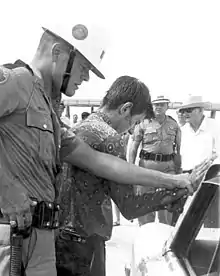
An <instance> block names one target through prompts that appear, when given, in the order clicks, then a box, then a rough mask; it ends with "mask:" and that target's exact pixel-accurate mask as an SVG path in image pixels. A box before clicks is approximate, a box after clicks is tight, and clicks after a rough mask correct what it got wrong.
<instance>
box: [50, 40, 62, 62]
mask: <svg viewBox="0 0 220 276" xmlns="http://www.w3.org/2000/svg"><path fill="white" fill-rule="evenodd" d="M61 52H62V48H61V45H60V43H55V44H54V45H53V47H52V61H53V62H56V61H57V59H58V57H59V55H60V54H61Z"/></svg>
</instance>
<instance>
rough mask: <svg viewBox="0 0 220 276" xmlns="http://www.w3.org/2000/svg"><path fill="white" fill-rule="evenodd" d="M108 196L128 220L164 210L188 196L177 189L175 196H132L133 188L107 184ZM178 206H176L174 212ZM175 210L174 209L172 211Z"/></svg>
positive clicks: (163, 194) (161, 194)
mask: <svg viewBox="0 0 220 276" xmlns="http://www.w3.org/2000/svg"><path fill="white" fill-rule="evenodd" d="M108 185H109V195H110V197H111V198H112V199H113V201H114V202H115V204H116V205H117V206H118V208H119V210H120V212H121V213H122V215H123V216H124V217H125V218H126V219H128V220H130V219H134V218H138V217H140V216H143V215H146V214H147V213H151V212H154V211H159V210H164V209H166V206H167V205H169V204H171V203H172V202H177V201H178V199H180V198H182V197H183V196H185V195H187V194H188V191H187V190H186V189H179V190H178V191H176V193H175V194H172V193H171V192H169V191H166V190H164V191H156V192H153V193H152V192H151V193H145V194H143V195H134V190H133V186H131V185H130V186H124V185H120V184H116V183H113V182H109V183H108ZM179 207H180V206H179V205H178V204H177V205H176V210H178V208H179ZM174 210H175V207H174V209H173V210H172V211H174Z"/></svg>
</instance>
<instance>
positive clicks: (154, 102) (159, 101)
mask: <svg viewBox="0 0 220 276" xmlns="http://www.w3.org/2000/svg"><path fill="white" fill-rule="evenodd" d="M156 103H170V101H168V100H158V101H157V100H155V101H152V104H156Z"/></svg>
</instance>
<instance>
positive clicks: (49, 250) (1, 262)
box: [0, 219, 57, 276]
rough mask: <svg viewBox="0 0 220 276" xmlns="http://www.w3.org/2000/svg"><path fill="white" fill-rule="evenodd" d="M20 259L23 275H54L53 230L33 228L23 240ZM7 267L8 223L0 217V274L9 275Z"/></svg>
mask: <svg viewBox="0 0 220 276" xmlns="http://www.w3.org/2000/svg"><path fill="white" fill-rule="evenodd" d="M22 259H23V267H24V270H25V272H24V275H25V276H45V275H46V276H56V275H57V272H56V265H55V264H56V259H55V242H54V232H53V231H52V230H40V229H37V228H33V229H32V232H31V235H30V236H29V237H28V238H26V239H24V240H23V250H22ZM9 268H10V225H9V224H5V223H4V221H3V219H0V275H1V276H9Z"/></svg>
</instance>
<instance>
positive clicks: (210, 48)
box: [0, 0, 220, 102]
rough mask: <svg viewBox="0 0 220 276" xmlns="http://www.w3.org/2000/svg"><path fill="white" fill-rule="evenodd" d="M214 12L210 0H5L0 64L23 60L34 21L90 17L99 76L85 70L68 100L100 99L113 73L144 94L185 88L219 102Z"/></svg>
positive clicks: (175, 96)
mask: <svg viewBox="0 0 220 276" xmlns="http://www.w3.org/2000/svg"><path fill="white" fill-rule="evenodd" d="M219 14H220V2H219V1H218V0H206V1H205V0H135V1H134V0H84V1H83V0H80V1H79V0H78V1H77V0H75V1H74V0H72V1H67V0H63V1H56V0H53V1H51V0H44V1H42V0H38V1H33V0H29V1H25V0H20V1H16V0H14V1H10V0H7V1H4V2H2V3H1V10H0V16H1V51H0V64H2V63H4V62H13V61H14V60H15V59H16V58H21V59H23V60H24V61H26V62H29V61H30V60H31V58H32V56H33V54H34V52H35V50H36V47H37V45H38V42H39V38H40V35H41V31H40V30H41V26H45V27H48V26H51V24H52V25H56V24H59V23H60V24H70V25H72V26H74V25H75V24H78V23H83V24H84V22H85V25H86V24H87V23H88V24H89V23H95V24H97V25H100V26H102V28H103V29H104V30H105V35H106V37H107V38H108V40H107V42H108V45H107V48H106V54H105V56H104V58H103V61H102V63H101V64H100V70H102V71H103V73H104V74H105V76H106V79H105V80H101V79H98V78H97V77H96V76H94V75H93V74H92V73H91V78H90V82H88V83H85V84H83V85H82V87H81V88H80V89H79V90H78V91H77V93H76V95H75V96H74V97H75V98H102V97H103V96H104V94H105V91H107V89H108V87H109V86H110V85H111V83H112V82H113V81H114V80H115V79H116V78H117V77H119V76H121V75H130V76H134V77H137V78H139V79H140V80H142V81H143V82H144V83H145V84H146V85H147V86H148V87H149V89H150V92H151V94H152V97H155V96H157V95H162V94H164V95H166V96H168V97H170V99H171V100H172V101H181V100H183V99H184V98H186V97H187V95H188V94H193V95H202V96H203V97H204V100H209V101H214V102H220V81H219V80H220V78H219V75H220V35H219V34H220V16H219ZM47 25H48V26H47Z"/></svg>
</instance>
